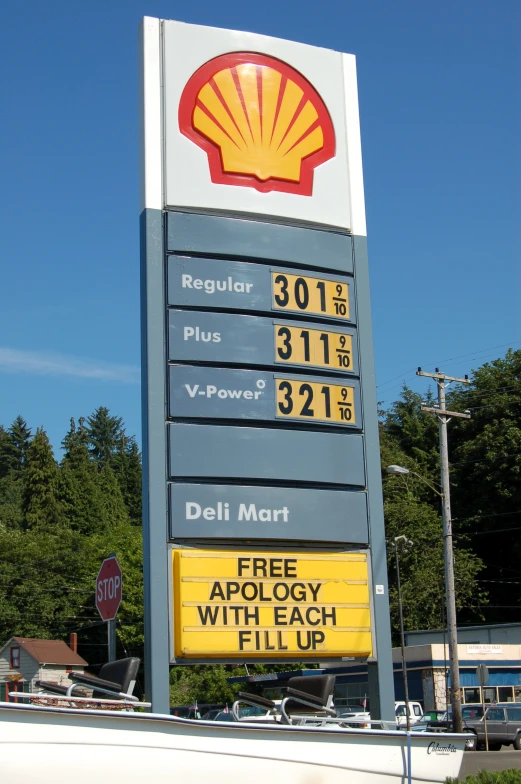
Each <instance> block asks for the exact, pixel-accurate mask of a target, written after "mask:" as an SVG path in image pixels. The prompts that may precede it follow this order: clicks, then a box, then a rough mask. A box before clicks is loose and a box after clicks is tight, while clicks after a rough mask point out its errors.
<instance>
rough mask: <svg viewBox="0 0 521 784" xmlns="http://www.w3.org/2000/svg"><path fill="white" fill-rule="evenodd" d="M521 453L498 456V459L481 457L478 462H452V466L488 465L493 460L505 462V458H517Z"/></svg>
mask: <svg viewBox="0 0 521 784" xmlns="http://www.w3.org/2000/svg"><path fill="white" fill-rule="evenodd" d="M518 455H521V452H510V453H509V454H507V455H496V457H480V458H478V459H477V460H458V461H457V462H456V463H453V462H451V466H457V465H467V464H469V463H487V462H489V461H491V460H503V459H504V458H505V457H517V456H518Z"/></svg>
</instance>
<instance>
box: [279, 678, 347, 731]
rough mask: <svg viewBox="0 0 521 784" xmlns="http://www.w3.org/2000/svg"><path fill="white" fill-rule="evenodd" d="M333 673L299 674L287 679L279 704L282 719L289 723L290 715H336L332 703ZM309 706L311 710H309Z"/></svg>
mask: <svg viewBox="0 0 521 784" xmlns="http://www.w3.org/2000/svg"><path fill="white" fill-rule="evenodd" d="M335 682H336V676H335V675H308V676H305V675H299V676H295V677H294V678H290V679H289V680H288V685H287V688H286V689H285V690H284V694H285V696H284V699H283V700H282V703H281V705H280V713H281V715H282V719H283V720H284V721H285V722H286V723H287V724H290V723H291V718H290V717H291V716H303V715H306V716H309V715H310V713H314V715H320V714H321V715H326V716H336V711H335V710H334V708H333V707H332V705H333V693H334V690H335ZM310 708H311V711H310Z"/></svg>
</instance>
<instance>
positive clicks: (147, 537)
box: [140, 17, 170, 714]
mask: <svg viewBox="0 0 521 784" xmlns="http://www.w3.org/2000/svg"><path fill="white" fill-rule="evenodd" d="M140 52H141V58H142V62H141V67H140V73H141V85H140V93H141V95H140V98H141V112H140V116H141V156H142V157H141V218H140V237H141V367H142V374H143V383H142V422H143V577H144V589H145V596H144V598H145V691H146V698H147V701H149V702H151V703H152V710H153V711H154V712H155V713H165V714H168V713H169V710H170V696H169V623H168V562H167V560H168V552H167V511H166V433H165V430H166V428H165V416H166V413H165V388H166V378H165V375H166V349H165V343H166V337H165V317H164V308H165V303H164V288H165V279H164V278H165V274H164V251H163V217H162V179H161V171H162V166H161V150H162V139H161V56H160V52H161V46H160V21H159V19H152V18H150V17H146V18H145V19H144V20H143V22H142V24H141V28H140Z"/></svg>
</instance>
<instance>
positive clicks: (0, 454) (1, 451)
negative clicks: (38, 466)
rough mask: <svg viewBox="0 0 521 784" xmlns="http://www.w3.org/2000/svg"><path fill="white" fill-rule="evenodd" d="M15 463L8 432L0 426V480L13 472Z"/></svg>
mask: <svg viewBox="0 0 521 784" xmlns="http://www.w3.org/2000/svg"><path fill="white" fill-rule="evenodd" d="M15 462H16V461H15V455H14V448H13V442H12V441H11V438H10V436H9V432H8V431H7V430H6V429H5V427H3V426H2V425H0V479H1V478H2V477H4V476H7V474H8V473H9V472H10V471H12V470H13V468H14V467H15Z"/></svg>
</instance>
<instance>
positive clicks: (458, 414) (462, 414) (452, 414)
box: [421, 406, 470, 419]
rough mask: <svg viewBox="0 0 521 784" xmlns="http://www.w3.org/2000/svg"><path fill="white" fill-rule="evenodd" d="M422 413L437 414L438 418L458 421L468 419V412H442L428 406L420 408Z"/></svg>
mask: <svg viewBox="0 0 521 784" xmlns="http://www.w3.org/2000/svg"><path fill="white" fill-rule="evenodd" d="M421 410H422V411H428V412H429V413H430V414H437V415H438V416H448V417H459V418H460V419H470V412H468V411H465V412H462V411H447V410H446V409H444V410H443V411H442V410H441V409H440V408H430V407H429V406H421Z"/></svg>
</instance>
